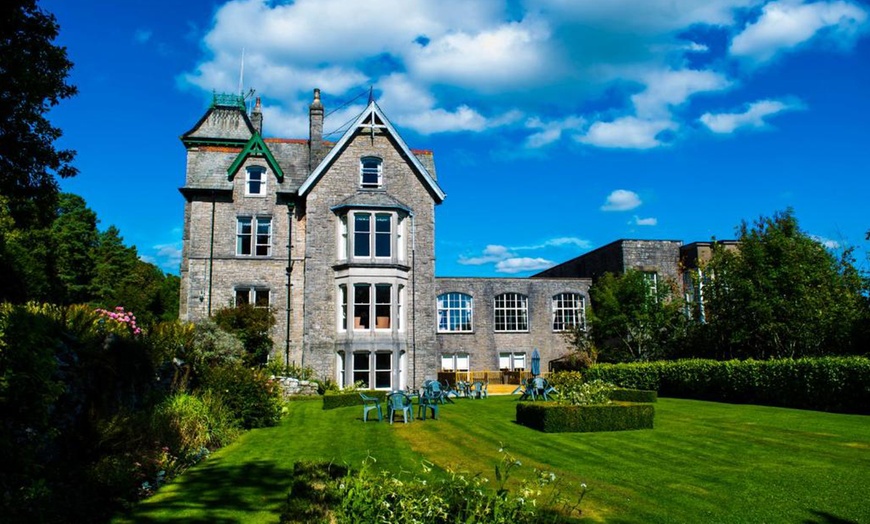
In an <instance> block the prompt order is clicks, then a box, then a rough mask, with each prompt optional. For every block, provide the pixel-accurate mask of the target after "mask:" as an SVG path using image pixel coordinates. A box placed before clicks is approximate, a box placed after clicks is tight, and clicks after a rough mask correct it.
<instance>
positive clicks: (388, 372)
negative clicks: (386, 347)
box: [375, 351, 393, 389]
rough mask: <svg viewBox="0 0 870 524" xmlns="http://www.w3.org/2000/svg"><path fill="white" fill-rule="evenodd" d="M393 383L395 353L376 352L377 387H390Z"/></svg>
mask: <svg viewBox="0 0 870 524" xmlns="http://www.w3.org/2000/svg"><path fill="white" fill-rule="evenodd" d="M392 383H393V354H392V353H388V352H386V351H378V352H377V353H375V389H390V387H391V385H392Z"/></svg>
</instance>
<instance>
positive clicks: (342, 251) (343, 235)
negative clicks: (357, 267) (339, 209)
mask: <svg viewBox="0 0 870 524" xmlns="http://www.w3.org/2000/svg"><path fill="white" fill-rule="evenodd" d="M338 259H339V260H347V215H342V216H340V217H338Z"/></svg>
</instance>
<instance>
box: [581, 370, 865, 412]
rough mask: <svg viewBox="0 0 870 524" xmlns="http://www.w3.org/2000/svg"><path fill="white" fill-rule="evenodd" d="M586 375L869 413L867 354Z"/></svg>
mask: <svg viewBox="0 0 870 524" xmlns="http://www.w3.org/2000/svg"><path fill="white" fill-rule="evenodd" d="M586 379H587V380H594V379H601V380H604V381H606V382H612V383H613V384H616V385H617V386H620V387H625V388H637V389H649V390H655V391H657V392H658V394H659V395H660V396H664V397H676V398H689V399H697V400H711V401H715V402H732V403H737V404H761V405H767V406H780V407H788V408H798V409H813V410H818V411H832V412H837V413H861V414H870V359H867V358H863V357H821V358H802V359H797V360H792V359H781V360H742V361H741V360H729V361H724V362H722V361H716V360H699V359H693V360H675V361H659V362H638V363H631V364H600V365H597V366H595V367H593V368H590V369H589V370H587V371H586Z"/></svg>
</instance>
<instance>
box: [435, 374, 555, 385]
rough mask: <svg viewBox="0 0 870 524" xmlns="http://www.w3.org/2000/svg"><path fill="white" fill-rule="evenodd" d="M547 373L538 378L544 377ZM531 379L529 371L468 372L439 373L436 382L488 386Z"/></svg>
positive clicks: (518, 382) (519, 382)
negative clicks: (472, 383)
mask: <svg viewBox="0 0 870 524" xmlns="http://www.w3.org/2000/svg"><path fill="white" fill-rule="evenodd" d="M547 375H548V373H546V372H545V373H541V374H539V375H538V376H541V377H546V376H547ZM530 378H532V372H531V371H503V370H494V371H493V370H470V371H439V372H438V381H439V382H443V381H445V380H446V381H447V383H448V384H450V385H451V386H453V385H454V384H456V383H457V382H459V381H460V380H462V381H465V382H477V381H481V382H486V383H488V384H522V383H523V382H524V381H526V380H528V379H530Z"/></svg>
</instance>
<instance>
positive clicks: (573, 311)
mask: <svg viewBox="0 0 870 524" xmlns="http://www.w3.org/2000/svg"><path fill="white" fill-rule="evenodd" d="M574 328H580V329H583V330H585V329H586V302H585V300H584V299H583V295H581V294H579V293H559V294H558V295H556V296H554V297H553V331H568V330H570V329H574Z"/></svg>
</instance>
